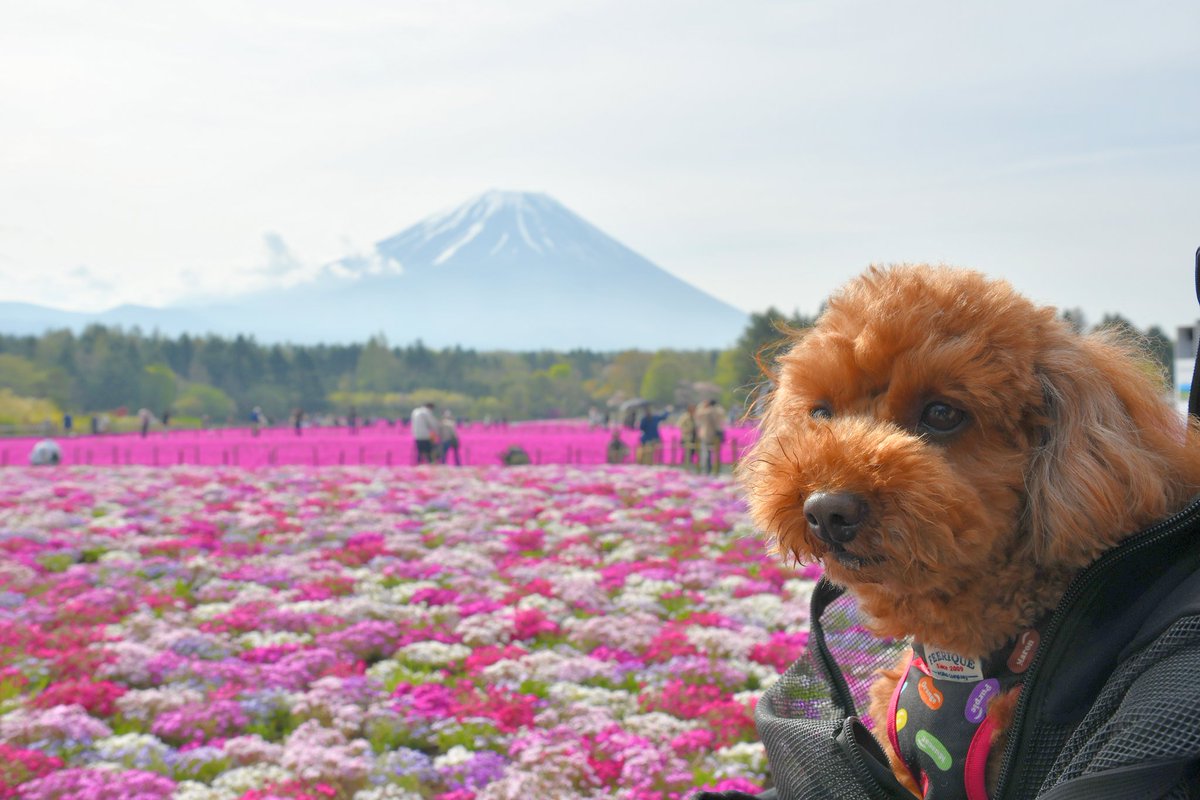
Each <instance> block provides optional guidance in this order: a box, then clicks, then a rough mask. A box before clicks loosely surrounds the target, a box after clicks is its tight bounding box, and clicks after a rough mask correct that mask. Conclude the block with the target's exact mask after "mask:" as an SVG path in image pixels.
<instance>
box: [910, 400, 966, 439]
mask: <svg viewBox="0 0 1200 800" xmlns="http://www.w3.org/2000/svg"><path fill="white" fill-rule="evenodd" d="M966 419H967V415H966V412H964V411H963V410H962V409H960V408H955V407H954V406H951V405H947V404H946V403H930V404H929V405H927V406H925V410H924V411H922V412H921V427H922V428H924V429H925V430H927V431H929V432H930V433H952V432H953V431H956V430H958V428H959V427H960V426H961V425H962V424H963V423H964V422H965V421H966Z"/></svg>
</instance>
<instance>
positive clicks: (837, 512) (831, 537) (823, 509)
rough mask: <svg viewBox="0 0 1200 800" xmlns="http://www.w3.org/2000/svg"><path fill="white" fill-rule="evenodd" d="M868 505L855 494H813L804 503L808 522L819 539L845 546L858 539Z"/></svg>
mask: <svg viewBox="0 0 1200 800" xmlns="http://www.w3.org/2000/svg"><path fill="white" fill-rule="evenodd" d="M866 515H867V503H866V501H864V500H863V499H862V498H861V497H860V496H858V495H857V494H854V493H853V492H813V493H812V494H810V495H809V496H808V499H807V500H805V501H804V518H805V519H807V520H808V526H809V527H810V528H812V531H813V533H815V534H816V535H817V537H818V538H819V539H821V540H822V541H824V542H827V543H828V544H837V545H841V544H845V543H846V542H849V541H850V540H851V539H853V538H854V537H855V536H857V535H858V526H859V523H861V522H862V521H863V517H865V516H866Z"/></svg>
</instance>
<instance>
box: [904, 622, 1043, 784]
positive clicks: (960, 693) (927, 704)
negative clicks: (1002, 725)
mask: <svg viewBox="0 0 1200 800" xmlns="http://www.w3.org/2000/svg"><path fill="white" fill-rule="evenodd" d="M1039 638H1040V636H1039V634H1038V631H1037V628H1031V629H1029V630H1027V631H1025V632H1024V633H1022V634H1021V635H1020V636H1018V637H1017V638H1016V639H1015V640H1013V641H1010V642H1009V643H1008V644H1006V645H1005V646H1003V647H1001V648H1000V649H999V650H997V651H996V652H995V653H993V654H992V655H991V656H989V657H988V658H987V659H984V660H982V661H981V660H980V659H977V658H966V657H964V656H960V655H958V654H956V653H951V652H948V651H946V650H940V649H937V648H932V647H926V646H925V645H923V644H920V643H916V644H914V645H913V652H912V655H911V656H910V660H909V663H908V672H907V675H905V677H904V679H903V680H901V681H900V683H899V684H897V686H896V691H895V692H894V693H893V694H892V701H891V706H890V707H889V709H888V726H887V727H888V738H889V739H890V740H891V743H892V747H893V748H895V750H896V752H897V753H900V755H901V757H902V758H903V759H904V762H905V764H907V765H908V769H909V772H911V773H912V776H913V779H914V780H915V781H916V782H917V785H919V786H920V787H921V793H922V796H923V797H924V798H925V800H955V798H966V800H987V789H986V787H985V777H986V772H987V758H988V752H989V751H990V750H991V745H992V742H991V739H992V732H993V730H994V729H995V724H994V722H993V721H992V720H991V719H990V718H989V717H988V714H987V710H988V704H989V703H991V701H992V700H994V699H995V698H997V697H999V696H1000V695H1002V694H1004V693H1005V692H1007V691H1009V690H1010V689H1012V688H1013V687H1016V686H1020V685H1021V680H1022V677H1023V675H1024V672H1025V670H1027V669H1029V665H1030V664H1032V663H1033V657H1034V655H1035V654H1036V653H1037V647H1038V640H1039Z"/></svg>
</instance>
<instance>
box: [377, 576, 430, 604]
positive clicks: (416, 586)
mask: <svg viewBox="0 0 1200 800" xmlns="http://www.w3.org/2000/svg"><path fill="white" fill-rule="evenodd" d="M437 588H438V585H437V584H436V583H434V582H433V581H409V582H406V583H401V584H399V585H397V586H393V587H392V589H391V591H390V592H389V593H388V600H389V601H391V602H393V603H407V602H408V601H409V600H411V599H412V596H413V595H414V594H416V593H417V592H419V591H421V590H422V589H437Z"/></svg>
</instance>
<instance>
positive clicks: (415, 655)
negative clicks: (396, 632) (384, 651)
mask: <svg viewBox="0 0 1200 800" xmlns="http://www.w3.org/2000/svg"><path fill="white" fill-rule="evenodd" d="M469 655H471V648H469V647H467V646H466V645H461V644H446V643H444V642H413V643H412V644H410V645H405V646H404V647H401V648H400V649H399V650H397V651H396V654H395V658H396V660H397V661H400V662H405V661H408V662H411V663H414V664H423V665H426V666H431V667H444V666H446V665H447V664H449V663H450V662H452V661H462V660H463V659H465V658H466V657H467V656H469Z"/></svg>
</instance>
